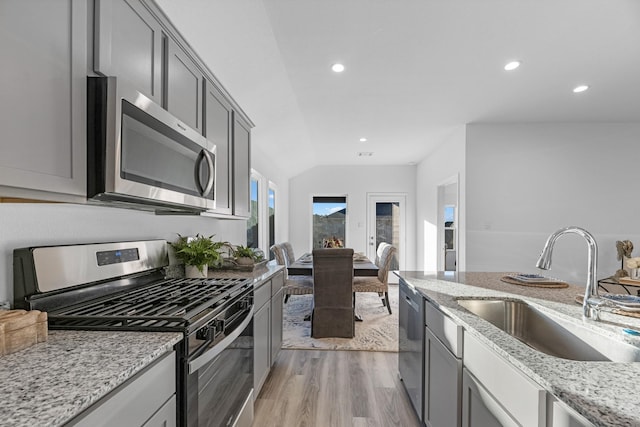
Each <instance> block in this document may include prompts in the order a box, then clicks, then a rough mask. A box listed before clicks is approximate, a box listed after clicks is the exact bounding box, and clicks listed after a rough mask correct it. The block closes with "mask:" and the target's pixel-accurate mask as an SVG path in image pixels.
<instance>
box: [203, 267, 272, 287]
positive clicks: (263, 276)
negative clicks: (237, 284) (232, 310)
mask: <svg viewBox="0 0 640 427" xmlns="http://www.w3.org/2000/svg"><path fill="white" fill-rule="evenodd" d="M280 271H284V267H283V266H281V265H268V264H267V265H266V266H264V267H261V268H259V269H257V270H254V271H235V270H209V277H210V278H217V279H235V278H241V279H253V286H254V287H255V286H260V285H261V284H262V283H264V281H265V280H268V279H269V278H270V277H272V276H274V275H275V274H277V273H278V272H280Z"/></svg>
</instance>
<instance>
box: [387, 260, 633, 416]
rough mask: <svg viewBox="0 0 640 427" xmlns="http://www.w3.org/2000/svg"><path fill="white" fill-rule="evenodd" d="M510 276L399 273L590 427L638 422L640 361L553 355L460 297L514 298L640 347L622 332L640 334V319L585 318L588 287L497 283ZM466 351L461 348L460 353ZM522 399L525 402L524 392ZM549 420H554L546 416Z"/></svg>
mask: <svg viewBox="0 0 640 427" xmlns="http://www.w3.org/2000/svg"><path fill="white" fill-rule="evenodd" d="M505 274H507V273H471V272H469V273H459V274H449V273H437V274H436V273H434V274H425V273H423V272H406V271H403V272H399V273H398V275H399V276H400V277H401V278H402V280H404V281H405V282H406V283H408V284H409V285H410V286H412V287H414V288H415V289H416V290H418V291H419V292H420V293H421V294H422V295H423V296H424V297H425V298H426V301H427V302H430V303H431V304H430V305H432V306H435V308H437V309H438V310H439V311H441V312H442V313H443V314H444V316H446V317H448V318H450V319H452V320H453V322H455V323H456V324H457V325H459V326H461V327H462V328H463V330H464V334H465V337H469V338H470V340H471V341H470V342H472V341H477V342H479V343H481V346H484V347H486V348H489V349H490V350H491V351H492V352H493V353H495V354H497V355H498V356H499V357H498V358H499V359H500V360H502V361H506V362H507V364H509V365H510V366H512V367H514V368H516V369H517V370H518V371H520V372H521V373H522V374H524V376H526V377H527V378H528V379H530V380H531V381H533V383H535V384H537V385H539V386H540V387H541V388H542V389H543V390H546V392H547V393H548V397H549V398H550V399H551V400H552V401H558V402H561V403H562V404H564V405H566V406H567V407H568V408H571V410H573V411H575V412H576V413H578V414H580V416H582V417H584V419H586V420H588V422H590V423H592V424H593V425H597V426H614V425H615V426H637V425H640V394H639V393H638V390H639V388H640V387H639V386H638V378H640V363H618V362H586V361H573V360H567V359H562V358H558V357H554V356H549V355H547V354H544V353H542V352H539V351H537V350H534V349H533V348H531V347H529V346H527V345H526V344H524V343H522V342H521V341H519V340H518V339H516V338H514V337H512V336H511V335H509V334H507V333H506V332H503V331H502V330H501V329H499V328H497V327H495V326H494V325H492V324H491V323H489V322H487V321H485V320H483V319H481V318H480V317H478V316H476V315H475V314H472V313H471V312H469V311H467V310H466V309H464V308H462V307H461V306H460V305H458V303H457V299H460V298H480V299H489V298H495V297H497V298H511V299H514V298H515V299H518V300H522V301H525V302H527V303H530V304H533V305H534V306H536V307H539V308H540V309H542V310H546V311H548V312H553V313H554V314H558V315H559V316H561V317H563V318H566V319H568V320H569V321H571V322H573V323H575V324H578V325H582V326H585V327H587V328H589V329H593V330H596V331H598V332H599V333H602V334H603V335H605V336H608V337H613V338H615V339H617V340H622V341H625V342H627V343H630V344H633V345H636V346H640V340H639V339H638V338H637V337H632V336H630V335H628V334H625V333H624V332H623V331H622V328H623V326H622V325H624V326H625V327H628V328H633V329H640V319H638V318H632V317H628V316H621V315H616V314H612V313H607V312H603V313H602V321H599V322H594V321H591V320H587V321H583V320H582V307H581V306H580V305H578V304H577V303H576V302H575V298H576V297H577V296H581V295H582V294H583V293H584V287H582V286H576V285H570V286H569V287H568V288H564V289H547V288H534V287H526V286H518V285H511V284H508V283H504V282H501V281H500V277H502V276H503V275H505ZM466 342H467V341H466V340H465V343H466ZM466 350H467V348H464V349H463V350H462V351H463V353H464V352H465V351H466ZM496 360H498V359H496ZM496 369H498V366H496ZM503 374H504V372H503V371H499V370H497V371H496V372H493V373H491V375H493V376H501V375H503ZM520 392H521V390H518V389H514V390H512V392H511V393H512V395H513V396H515V398H516V399H517V398H518V395H519V393H520ZM520 398H521V399H524V395H522V396H521V397H520ZM543 406H544V405H543ZM546 417H547V418H549V419H551V418H550V417H549V415H548V414H547V415H546ZM540 418H541V421H540V422H539V423H535V424H536V425H555V424H553V423H552V422H547V421H548V420H545V419H543V418H545V415H544V414H541V415H540ZM464 425H465V423H464V422H463V426H464ZM562 425H569V424H562ZM572 425H573V424H572Z"/></svg>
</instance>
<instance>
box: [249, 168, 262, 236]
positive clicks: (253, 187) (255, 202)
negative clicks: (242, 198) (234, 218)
mask: <svg viewBox="0 0 640 427" xmlns="http://www.w3.org/2000/svg"><path fill="white" fill-rule="evenodd" d="M249 191H250V194H251V198H250V202H251V216H250V217H249V219H248V220H247V246H248V247H250V248H258V247H260V240H259V234H258V231H259V227H258V226H259V218H260V210H259V208H260V206H259V197H258V195H259V194H260V185H259V180H258V178H257V177H254V176H253V175H252V176H251V183H250V185H249Z"/></svg>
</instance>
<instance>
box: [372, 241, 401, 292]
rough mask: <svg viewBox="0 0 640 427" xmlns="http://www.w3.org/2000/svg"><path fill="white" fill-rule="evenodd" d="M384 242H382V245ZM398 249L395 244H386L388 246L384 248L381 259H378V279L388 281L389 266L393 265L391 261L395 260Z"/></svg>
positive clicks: (383, 281)
mask: <svg viewBox="0 0 640 427" xmlns="http://www.w3.org/2000/svg"><path fill="white" fill-rule="evenodd" d="M382 245H383V243H381V244H380V246H382ZM396 251H397V249H396V248H395V247H394V246H391V245H389V244H386V246H385V247H384V248H383V250H382V255H380V260H379V261H378V264H376V265H377V266H378V280H380V281H381V282H382V283H387V279H388V278H389V268H390V267H391V261H392V260H393V256H394V255H395V253H396Z"/></svg>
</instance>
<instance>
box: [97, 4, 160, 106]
mask: <svg viewBox="0 0 640 427" xmlns="http://www.w3.org/2000/svg"><path fill="white" fill-rule="evenodd" d="M162 38H163V33H162V26H161V25H160V23H159V22H158V21H157V20H156V18H155V17H154V16H153V15H152V14H151V12H150V11H149V9H148V8H147V7H146V6H145V5H144V4H143V3H142V2H141V1H140V0H96V1H95V36H94V49H95V50H94V70H95V71H96V72H97V73H99V74H102V75H105V76H115V77H117V79H118V84H119V85H120V84H122V85H127V86H129V87H132V88H134V89H135V90H137V91H139V92H140V93H142V94H144V95H145V96H147V97H148V98H150V99H152V100H153V101H155V102H156V103H157V104H158V105H160V104H161V103H162Z"/></svg>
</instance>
